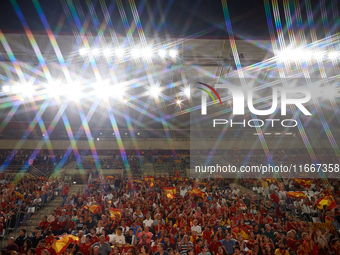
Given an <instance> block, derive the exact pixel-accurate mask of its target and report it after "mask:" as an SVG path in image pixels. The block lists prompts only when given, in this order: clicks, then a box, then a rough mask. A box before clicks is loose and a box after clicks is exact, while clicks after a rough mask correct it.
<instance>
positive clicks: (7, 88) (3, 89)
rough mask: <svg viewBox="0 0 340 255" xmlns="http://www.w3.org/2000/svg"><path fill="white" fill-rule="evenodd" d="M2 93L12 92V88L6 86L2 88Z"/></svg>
mask: <svg viewBox="0 0 340 255" xmlns="http://www.w3.org/2000/svg"><path fill="white" fill-rule="evenodd" d="M2 91H3V92H5V93H8V92H10V91H11V88H10V86H7V85H5V86H3V87H2Z"/></svg>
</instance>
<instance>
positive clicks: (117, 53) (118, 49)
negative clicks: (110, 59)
mask: <svg viewBox="0 0 340 255" xmlns="http://www.w3.org/2000/svg"><path fill="white" fill-rule="evenodd" d="M115 54H116V56H117V57H118V58H122V57H123V56H124V50H123V49H122V48H117V49H116V50H115Z"/></svg>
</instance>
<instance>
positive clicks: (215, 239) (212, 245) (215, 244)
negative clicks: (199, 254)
mask: <svg viewBox="0 0 340 255" xmlns="http://www.w3.org/2000/svg"><path fill="white" fill-rule="evenodd" d="M221 245H222V243H221V242H220V241H218V237H217V235H213V236H212V242H210V243H209V250H210V252H211V253H212V255H216V254H217V252H218V247H219V246H221Z"/></svg>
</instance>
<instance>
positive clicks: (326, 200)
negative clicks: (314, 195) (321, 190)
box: [316, 196, 336, 210]
mask: <svg viewBox="0 0 340 255" xmlns="http://www.w3.org/2000/svg"><path fill="white" fill-rule="evenodd" d="M325 205H327V206H328V209H329V210H333V209H334V207H336V202H335V201H334V198H333V197H332V196H325V197H323V198H320V199H318V200H317V201H316V207H317V208H319V209H323V207H324V206H325Z"/></svg>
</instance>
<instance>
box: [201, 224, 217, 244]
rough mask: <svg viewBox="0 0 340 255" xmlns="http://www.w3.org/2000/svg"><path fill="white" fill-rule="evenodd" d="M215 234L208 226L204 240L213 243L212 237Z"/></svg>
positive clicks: (204, 232)
mask: <svg viewBox="0 0 340 255" xmlns="http://www.w3.org/2000/svg"><path fill="white" fill-rule="evenodd" d="M213 234H214V232H212V230H211V227H210V226H206V229H205V230H203V232H202V236H201V237H202V239H205V240H207V241H208V243H211V236H212V235H213Z"/></svg>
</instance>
